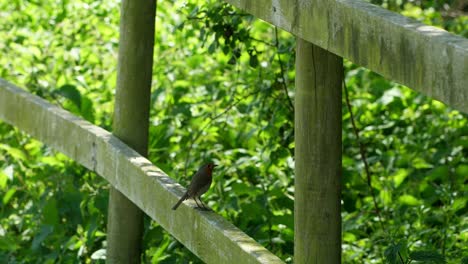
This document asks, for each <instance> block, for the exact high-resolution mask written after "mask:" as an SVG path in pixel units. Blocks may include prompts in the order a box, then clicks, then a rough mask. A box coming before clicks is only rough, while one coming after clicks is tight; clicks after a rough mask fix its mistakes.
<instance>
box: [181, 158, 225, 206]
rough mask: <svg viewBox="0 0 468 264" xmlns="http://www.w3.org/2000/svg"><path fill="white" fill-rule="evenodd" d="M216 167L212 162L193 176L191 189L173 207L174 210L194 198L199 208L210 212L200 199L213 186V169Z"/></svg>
mask: <svg viewBox="0 0 468 264" xmlns="http://www.w3.org/2000/svg"><path fill="white" fill-rule="evenodd" d="M214 167H216V165H215V164H214V163H212V162H210V163H208V164H205V165H203V166H201V167H200V168H199V169H198V171H197V173H195V175H193V177H192V181H191V182H190V185H189V187H188V188H187V191H186V192H185V194H184V195H183V196H182V197H181V198H180V200H179V201H178V202H177V203H176V204H175V205H174V207H172V210H176V209H177V207H179V205H180V204H181V203H182V202H183V201H185V200H187V199H188V198H193V200H195V203H197V205H198V207H199V208H203V209H205V210H208V208H207V207H206V206H205V205H204V204H203V202H202V200H201V199H200V197H201V196H202V194H204V193H205V192H206V191H208V189H209V188H210V185H211V180H212V177H211V174H212V173H213V169H214ZM197 197H198V200H200V202H201V204H202V205H203V207H201V206H200V205H199V204H198V202H197Z"/></svg>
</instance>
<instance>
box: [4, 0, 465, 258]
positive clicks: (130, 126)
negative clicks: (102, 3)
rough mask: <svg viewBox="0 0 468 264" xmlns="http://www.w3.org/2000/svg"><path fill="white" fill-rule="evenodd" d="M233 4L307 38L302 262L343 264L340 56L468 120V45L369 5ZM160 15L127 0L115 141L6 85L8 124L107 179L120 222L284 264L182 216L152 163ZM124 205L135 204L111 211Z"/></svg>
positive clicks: (222, 223) (299, 104)
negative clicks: (147, 224)
mask: <svg viewBox="0 0 468 264" xmlns="http://www.w3.org/2000/svg"><path fill="white" fill-rule="evenodd" d="M226 2H228V3H231V4H233V5H234V6H236V7H239V8H241V9H242V10H244V11H245V12H248V13H251V14H253V15H255V16H256V17H258V18H260V19H263V20H265V21H267V22H269V23H271V24H272V25H275V26H278V27H280V28H283V29H284V30H286V31H289V32H291V33H292V34H294V35H295V36H297V49H296V97H295V109H296V113H295V139H296V144H295V145H296V150H295V151H296V152H295V158H296V172H295V174H296V175H295V179H296V182H295V208H294V209H295V252H294V254H295V255H294V262H295V263H340V260H341V219H340V193H341V190H340V185H341V179H340V175H341V88H342V79H343V62H342V59H343V58H347V59H349V60H351V61H353V62H355V63H357V64H359V65H362V66H365V67H367V68H369V69H370V70H373V71H375V72H377V73H380V74H381V75H383V76H384V77H387V78H388V79H391V80H394V81H397V82H399V83H401V84H404V85H407V86H409V87H410V88H413V89H415V90H417V91H420V92H421V93H423V94H425V95H428V96H431V97H433V98H435V99H437V100H440V101H442V102H444V103H446V104H447V105H449V106H451V107H454V108H456V109H459V110H461V111H464V112H468V41H467V40H466V39H464V38H461V37H458V36H455V35H453V34H450V33H447V32H446V31H443V30H441V29H436V28H434V27H430V26H427V25H423V24H420V23H417V22H414V21H412V20H410V19H407V18H405V17H403V16H400V15H397V14H394V13H391V12H388V11H386V10H384V9H382V8H379V7H376V6H373V5H371V4H368V3H366V2H364V1H361V0H307V1H306V0H256V1H251V0H226ZM155 10H156V2H155V1H148V0H133V1H132V0H123V2H122V11H121V29H120V31H121V36H120V50H119V70H118V83H117V95H116V96H117V100H116V114H115V116H114V120H115V122H116V123H120V127H119V125H117V127H116V125H114V135H112V134H110V133H109V132H107V131H105V130H103V129H101V128H99V127H96V126H94V125H92V124H90V123H88V122H86V121H84V120H82V119H80V118H78V117H76V116H73V115H72V114H70V113H68V112H67V111H65V110H62V109H60V108H58V107H56V106H53V105H51V104H50V103H48V102H46V101H44V100H43V99H41V98H38V97H36V96H34V95H31V94H29V93H27V92H25V91H24V90H22V89H20V88H18V87H16V86H15V85H13V84H11V83H8V82H7V81H5V80H2V79H0V118H2V119H3V120H5V121H6V122H8V123H10V124H12V125H14V126H16V127H18V128H19V129H21V130H22V131H24V132H26V133H28V134H30V135H32V136H34V137H36V138H38V139H39V140H41V141H43V142H44V143H46V144H47V145H49V146H51V147H53V148H55V149H56V150H58V151H61V152H63V153H65V154H66V155H68V156H69V157H70V158H72V159H74V160H76V161H77V162H79V163H80V164H82V165H83V166H85V167H86V168H88V169H90V170H92V171H95V172H96V173H98V174H99V175H101V176H102V177H104V178H105V179H107V180H108V181H109V183H111V184H112V186H113V188H115V190H114V192H115V193H114V197H117V196H119V195H121V197H120V196H119V197H117V198H111V201H110V207H109V211H110V212H109V214H110V215H111V216H110V218H109V220H112V222H114V218H112V217H116V215H120V216H122V217H124V218H125V214H127V215H128V211H125V210H127V209H128V208H129V206H134V208H133V209H131V210H133V211H132V212H136V211H139V210H142V211H143V212H144V213H146V214H147V215H149V216H150V217H151V218H152V219H154V220H155V221H157V222H158V223H159V224H160V225H161V226H162V227H164V228H165V229H166V230H167V231H169V232H170V233H171V234H172V235H174V236H175V237H176V238H177V239H178V240H179V241H180V242H182V243H183V244H184V245H185V246H187V248H189V249H190V250H191V251H192V252H193V253H194V254H196V255H197V256H199V257H200V258H201V259H202V260H204V261H205V262H207V263H281V262H282V261H281V260H280V259H279V258H278V257H276V256H274V255H273V254H271V253H270V252H268V251H267V250H266V249H265V248H264V247H262V246H261V245H259V244H258V243H257V242H255V241H254V240H253V239H252V238H250V237H248V236H247V235H245V234H244V233H243V232H241V231H240V230H239V229H237V228H236V227H234V226H233V225H232V224H230V223H229V222H227V221H226V220H224V219H223V218H222V217H220V216H218V215H217V214H215V213H213V212H202V211H197V210H193V209H192V208H190V207H188V206H181V207H180V209H179V210H177V211H176V212H174V211H172V210H171V209H170V208H171V206H172V205H173V204H174V203H175V202H176V200H177V199H178V198H179V197H180V196H181V195H182V193H183V188H182V187H180V185H178V184H177V183H175V182H174V180H172V179H171V178H170V177H168V176H167V175H166V174H165V173H164V172H162V171H161V170H159V169H158V168H157V167H155V166H154V165H152V164H151V163H150V162H149V161H148V160H147V159H146V158H144V156H145V154H146V148H147V127H148V121H147V119H148V118H147V117H148V109H149V102H148V103H146V104H139V103H135V102H136V101H128V100H127V99H128V98H130V99H129V100H133V99H135V98H138V96H140V97H145V96H146V95H147V94H148V93H149V88H150V87H149V86H150V83H151V66H152V59H148V58H152V52H153V41H154V40H153V36H154V14H155ZM137 47H138V49H137ZM156 63H157V62H156ZM135 87H136V88H135ZM126 98H127V99H126ZM132 111H133V112H132ZM135 111H136V112H135ZM129 113H131V114H129ZM129 119H135V120H136V121H135V120H133V121H128V120H129ZM126 120H127V121H126ZM132 122H133V123H132ZM141 122H143V123H144V125H143V128H141V127H140V126H138V124H137V123H141ZM122 124H124V125H122ZM145 128H146V130H145ZM142 130H143V132H141V131H142ZM142 137H143V139H141V138H142ZM70 138H74V139H79V140H73V142H80V143H79V144H77V145H71V144H69V142H70V140H69V139H70ZM119 138H120V139H119ZM137 138H138V139H137ZM121 140H122V141H121ZM123 142H126V143H127V144H128V145H126V144H125V143H123ZM129 146H132V147H133V148H134V149H136V150H138V152H139V153H141V154H143V155H141V154H139V153H138V152H137V151H135V150H133V149H132V148H130V147H129ZM111 195H112V194H111ZM112 199H116V200H112ZM121 199H128V202H129V203H128V205H126V207H122V206H120V207H119V206H115V208H113V209H112V210H111V208H112V207H113V206H112V205H113V204H114V205H115V204H116V203H119V202H121ZM132 215H136V217H135V221H134V222H131V224H128V222H127V223H125V222H120V223H112V224H109V226H110V228H108V229H109V230H110V229H113V230H119V231H122V232H124V231H125V229H130V230H133V233H134V234H133V235H130V236H129V237H125V239H122V237H119V236H118V235H108V240H109V244H114V245H115V246H116V247H115V248H117V249H120V250H117V249H115V248H114V251H113V252H112V253H110V254H109V252H108V262H111V263H135V262H134V261H135V254H133V253H132V254H133V255H132V254H130V253H128V252H136V254H138V252H139V251H138V250H133V249H130V247H131V244H132V243H133V242H135V239H139V232H140V231H138V230H141V227H135V226H134V225H137V224H138V221H139V220H138V218H140V217H141V216H140V215H139V214H138V213H135V214H132ZM187 219H191V221H190V222H187ZM125 224H127V226H125ZM119 228H121V229H119ZM135 230H136V231H135ZM109 232H111V231H109ZM119 239H120V240H124V241H120V240H119ZM137 244H138V243H137ZM119 251H120V252H119ZM125 255H127V256H125ZM132 258H133V259H132Z"/></svg>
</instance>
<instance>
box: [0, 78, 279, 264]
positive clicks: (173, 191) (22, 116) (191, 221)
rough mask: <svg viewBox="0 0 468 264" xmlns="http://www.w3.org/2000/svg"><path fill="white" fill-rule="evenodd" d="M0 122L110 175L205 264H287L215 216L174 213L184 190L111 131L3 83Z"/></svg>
mask: <svg viewBox="0 0 468 264" xmlns="http://www.w3.org/2000/svg"><path fill="white" fill-rule="evenodd" d="M0 118H1V119H3V120H5V121H6V122H8V123H10V124H12V125H14V126H16V127H18V128H19V129H21V130H22V131H24V132H26V133H28V134H30V135H31V136H33V137H36V138H38V139H39V140H41V141H42V142H44V143H45V144H47V145H48V146H50V147H53V148H54V149H56V150H58V151H60V152H62V153H64V154H66V155H67V156H69V157H70V158H72V159H73V160H75V161H76V162H78V163H80V164H81V165H83V166H85V167H86V168H88V169H90V170H92V171H95V172H96V173H97V174H99V175H100V176H102V177H104V178H105V179H106V180H107V181H109V182H110V183H111V184H112V185H113V186H114V187H115V188H117V189H118V190H119V191H120V192H122V193H123V194H124V195H125V196H127V197H128V198H129V199H130V200H131V201H132V202H134V203H135V204H136V205H138V207H140V208H141V209H142V210H143V211H144V212H145V213H146V214H148V215H149V216H150V217H151V218H152V219H154V220H155V221H156V222H158V223H159V224H160V225H161V226H162V227H163V228H164V229H166V230H168V231H169V232H170V233H171V234H172V235H173V236H174V237H176V238H177V239H178V240H179V241H182V242H183V243H184V245H186V246H187V248H188V249H190V251H192V252H193V253H194V254H196V255H197V256H199V257H200V258H201V259H202V260H204V261H205V262H208V263H283V262H282V261H281V259H279V258H278V257H277V256H275V255H274V254H272V253H270V252H269V251H268V250H267V249H265V248H264V247H263V246H261V245H260V244H258V243H257V242H256V241H255V240H253V239H252V238H251V237H249V236H247V235H246V234H244V233H243V232H242V231H241V230H239V229H238V228H236V227H235V226H234V225H232V224H231V223H229V222H228V221H226V220H225V219H224V218H222V217H221V216H219V215H217V214H215V213H213V212H205V211H199V210H194V209H192V208H190V206H185V205H183V206H181V207H180V208H179V209H178V210H177V211H173V210H171V207H172V206H173V205H174V203H176V202H177V200H178V198H179V197H181V196H182V195H183V193H184V190H183V188H182V187H181V186H180V185H179V184H177V183H176V182H175V181H174V180H173V179H171V178H170V177H169V176H167V175H166V174H165V173H164V172H163V171H161V170H160V169H158V168H157V167H155V166H154V165H152V164H151V162H150V161H148V160H147V159H146V158H144V157H142V156H141V155H139V154H138V153H137V152H136V151H134V150H132V149H131V148H130V147H128V146H127V145H125V144H124V143H123V142H121V141H120V140H119V139H118V138H116V137H115V136H113V135H112V134H111V133H110V132H108V131H106V130H104V129H102V128H100V127H98V126H95V125H92V124H91V123H89V122H87V121H85V120H83V119H81V118H79V117H76V116H74V115H72V114H70V113H69V112H67V111H65V110H63V109H61V108H59V107H57V106H54V105H52V104H50V103H48V102H47V101H45V100H44V99H42V98H39V97H37V96H35V95H32V94H29V93H28V92H26V91H24V90H22V89H20V88H18V87H16V86H15V85H13V84H11V83H9V82H7V81H5V80H3V79H0ZM188 205H191V206H193V205H194V203H193V202H192V203H188ZM181 215H183V216H181Z"/></svg>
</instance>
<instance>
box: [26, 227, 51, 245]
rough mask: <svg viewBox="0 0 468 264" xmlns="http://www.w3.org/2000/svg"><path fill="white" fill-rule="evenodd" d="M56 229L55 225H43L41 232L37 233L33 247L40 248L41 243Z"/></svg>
mask: <svg viewBox="0 0 468 264" xmlns="http://www.w3.org/2000/svg"><path fill="white" fill-rule="evenodd" d="M53 231H54V227H53V226H50V225H43V226H42V227H41V230H40V231H39V234H37V235H36V236H35V237H34V239H33V242H32V245H31V249H32V250H36V249H38V248H39V246H40V245H41V243H42V242H43V241H44V240H45V239H46V238H47V237H48V236H49V235H50V234H51V233H52V232H53Z"/></svg>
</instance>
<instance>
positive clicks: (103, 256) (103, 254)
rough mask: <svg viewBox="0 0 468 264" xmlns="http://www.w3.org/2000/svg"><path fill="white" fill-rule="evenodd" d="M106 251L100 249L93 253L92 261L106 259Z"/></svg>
mask: <svg viewBox="0 0 468 264" xmlns="http://www.w3.org/2000/svg"><path fill="white" fill-rule="evenodd" d="M106 254H107V252H106V250H105V249H104V248H101V249H98V250H96V251H94V252H93V254H92V255H91V259H106Z"/></svg>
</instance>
